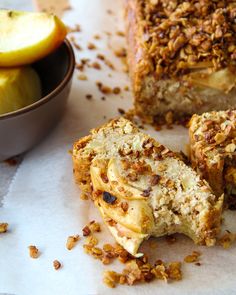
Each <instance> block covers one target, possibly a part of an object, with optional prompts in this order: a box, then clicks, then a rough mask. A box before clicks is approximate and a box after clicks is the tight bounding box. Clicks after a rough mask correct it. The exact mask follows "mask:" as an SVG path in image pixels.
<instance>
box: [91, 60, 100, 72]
mask: <svg viewBox="0 0 236 295" xmlns="http://www.w3.org/2000/svg"><path fill="white" fill-rule="evenodd" d="M91 67H92V68H94V69H96V70H101V65H100V64H99V63H98V62H97V61H94V62H93V63H91Z"/></svg>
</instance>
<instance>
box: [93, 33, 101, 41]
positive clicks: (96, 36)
mask: <svg viewBox="0 0 236 295" xmlns="http://www.w3.org/2000/svg"><path fill="white" fill-rule="evenodd" d="M93 38H94V39H96V40H100V39H101V36H100V35H98V34H96V35H94V36H93Z"/></svg>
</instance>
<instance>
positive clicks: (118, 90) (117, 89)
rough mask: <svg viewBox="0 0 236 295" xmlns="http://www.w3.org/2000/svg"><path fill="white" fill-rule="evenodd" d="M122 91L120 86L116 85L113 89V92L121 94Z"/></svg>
mask: <svg viewBox="0 0 236 295" xmlns="http://www.w3.org/2000/svg"><path fill="white" fill-rule="evenodd" d="M120 91H121V89H120V87H114V88H113V90H112V92H113V93H114V94H119V93H120Z"/></svg>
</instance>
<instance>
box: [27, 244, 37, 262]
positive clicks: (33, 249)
mask: <svg viewBox="0 0 236 295" xmlns="http://www.w3.org/2000/svg"><path fill="white" fill-rule="evenodd" d="M28 249H29V255H30V257H31V258H34V259H35V258H38V257H39V250H38V249H37V247H36V246H32V245H30V246H29V247H28Z"/></svg>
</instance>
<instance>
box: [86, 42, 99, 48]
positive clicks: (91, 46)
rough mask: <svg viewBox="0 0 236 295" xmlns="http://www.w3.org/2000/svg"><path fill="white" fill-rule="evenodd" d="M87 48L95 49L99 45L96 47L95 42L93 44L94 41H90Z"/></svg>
mask: <svg viewBox="0 0 236 295" xmlns="http://www.w3.org/2000/svg"><path fill="white" fill-rule="evenodd" d="M87 48H88V49H89V50H95V49H96V48H97V47H96V45H95V44H93V43H91V42H90V43H88V46H87Z"/></svg>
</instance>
